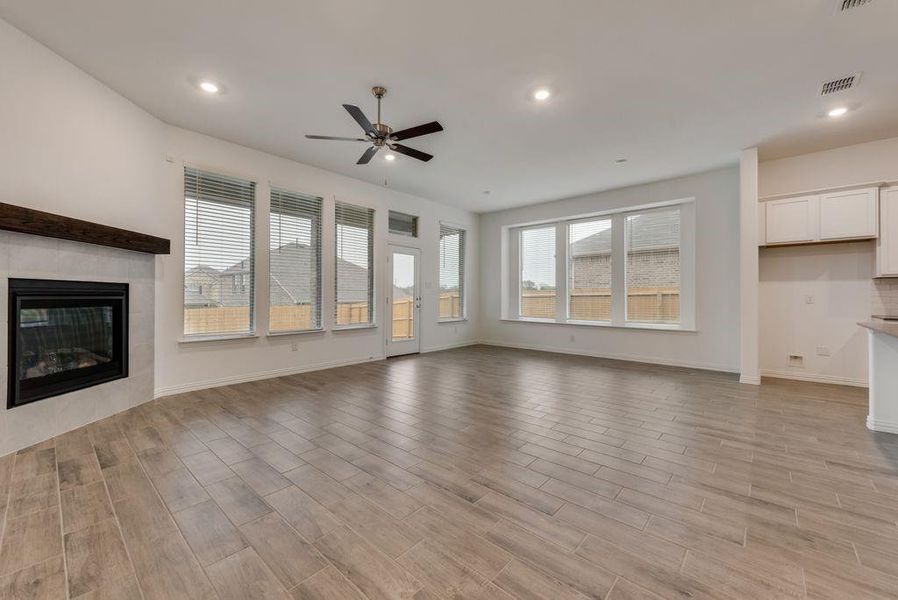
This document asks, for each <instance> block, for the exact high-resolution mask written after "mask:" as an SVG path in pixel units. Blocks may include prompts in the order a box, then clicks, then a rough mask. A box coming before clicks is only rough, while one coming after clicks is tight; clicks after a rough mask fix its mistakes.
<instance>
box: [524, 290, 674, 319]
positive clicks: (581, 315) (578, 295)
mask: <svg viewBox="0 0 898 600" xmlns="http://www.w3.org/2000/svg"><path fill="white" fill-rule="evenodd" d="M570 312H571V319H579V320H583V321H609V320H611V290H610V289H593V290H579V291H575V292H574V293H573V294H571V307H570ZM521 316H524V317H532V318H543V319H546V318H548V319H551V318H554V317H555V291H554V290H527V291H525V292H524V293H523V294H522V296H521ZM627 319H628V320H630V321H660V322H670V321H679V320H680V291H679V290H678V289H677V288H636V289H631V290H629V293H628V294H627Z"/></svg>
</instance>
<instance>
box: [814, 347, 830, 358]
mask: <svg viewBox="0 0 898 600" xmlns="http://www.w3.org/2000/svg"><path fill="white" fill-rule="evenodd" d="M830 355H831V354H830V351H829V346H817V356H830Z"/></svg>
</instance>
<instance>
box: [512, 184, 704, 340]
mask: <svg viewBox="0 0 898 600" xmlns="http://www.w3.org/2000/svg"><path fill="white" fill-rule="evenodd" d="M695 204H696V203H695V198H682V199H677V200H671V201H665V202H657V203H652V204H644V205H639V206H628V207H623V208H618V209H614V210H608V211H602V212H595V213H590V214H586V215H576V216H572V217H570V218H566V219H561V220H557V219H553V220H549V221H541V222H535V223H524V224H520V225H510V226H507V227H505V228H504V230H505V232H504V233H505V235H504V236H503V239H504V241H503V248H502V250H503V262H502V264H503V269H505V270H506V272H505V274H504V275H503V282H505V286H504V290H503V291H504V293H503V311H502V312H503V316H502V320H503V321H515V322H523V323H544V324H550V325H568V326H587V327H616V328H625V329H651V330H662V331H686V332H694V331H696V308H695V280H696V277H695V234H696V228H695V220H696V215H695V210H696V209H695ZM670 207H679V209H680V321H679V323H653V322H644V321H627V287H626V263H627V260H626V258H627V256H626V247H625V241H624V228H625V222H626V218H627V216H629V215H633V214H639V213H642V212H646V211H650V210H652V209H658V208H670ZM609 216H610V217H611V219H612V251H611V270H612V274H611V281H612V283H611V320H610V321H582V320H576V319H571V318H569V314H570V298H569V297H568V287H569V282H570V272H569V269H570V260H569V251H570V245H569V244H568V239H569V232H570V227H569V226H570V224H572V223H578V222H583V221H592V220H596V219H599V218H603V217H604V218H607V217H609ZM553 225H554V226H555V228H556V231H555V244H556V252H555V289H556V297H555V301H556V311H555V318H554V319H541V318H534V317H522V316H521V315H520V312H521V272H522V271H521V269H522V266H523V265H522V264H521V260H522V253H521V232H522V231H525V230H527V229H540V228H545V227H547V226H553Z"/></svg>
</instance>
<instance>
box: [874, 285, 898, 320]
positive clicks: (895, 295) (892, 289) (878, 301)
mask: <svg viewBox="0 0 898 600" xmlns="http://www.w3.org/2000/svg"><path fill="white" fill-rule="evenodd" d="M872 287H873V290H872V293H871V296H872V298H871V310H870V314H872V315H898V279H874V280H873V286H872Z"/></svg>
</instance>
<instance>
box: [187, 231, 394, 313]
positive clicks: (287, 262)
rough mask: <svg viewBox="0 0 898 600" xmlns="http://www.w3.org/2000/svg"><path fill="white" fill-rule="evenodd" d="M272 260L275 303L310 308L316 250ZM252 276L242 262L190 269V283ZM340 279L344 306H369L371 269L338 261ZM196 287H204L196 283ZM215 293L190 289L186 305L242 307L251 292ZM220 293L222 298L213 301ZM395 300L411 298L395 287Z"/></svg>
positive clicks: (278, 254) (280, 252)
mask: <svg viewBox="0 0 898 600" xmlns="http://www.w3.org/2000/svg"><path fill="white" fill-rule="evenodd" d="M269 260H270V263H271V273H272V274H273V275H272V277H271V303H272V305H275V306H284V305H290V304H310V303H311V302H312V290H313V289H314V285H315V283H316V282H315V273H314V271H313V270H312V268H311V265H312V264H314V262H315V261H314V260H313V256H312V248H311V247H309V246H308V245H306V244H300V243H298V242H291V243H289V244H284V245H283V246H280V247H278V248H273V249H272V250H271V253H270V256H269ZM247 272H249V269H248V265H247V261H246V260H241V261H239V262H237V263H234V264H233V265H231V266H229V267H228V268H227V269H224V270H223V271H220V270H217V269H215V268H213V267H210V266H208V265H199V266H197V267H194V268H193V269H190V270H189V271H188V273H187V278H188V280H189V279H191V277H193V278H194V281H196V279H198V278H200V277H209V276H210V275H214V276H217V277H220V278H224V277H230V276H233V275H239V274H241V273H247ZM288 272H289V273H290V275H291V276H290V277H289V278H283V277H279V276H278V274H279V273H288ZM337 275H338V277H339V279H340V282H341V293H340V300H341V301H342V302H365V301H366V300H367V299H368V291H367V290H368V269H366V268H364V267H361V266H359V265H357V264H355V263H353V262H350V261H347V260H343V259H341V258H338V259H337ZM196 283H201V282H200V281H196ZM220 287H221V289H219V290H214V289H210V288H209V287H204V288H203V293H202V294H200V293H199V290H198V289H197V288H188V289H187V292H186V293H185V296H184V302H185V304H187V305H189V306H219V305H222V304H223V305H225V306H228V305H233V304H242V303H244V302H245V301H246V299H245V297H244V296H245V295H246V294H248V293H249V292H248V291H243V292H241V291H237V292H233V291H232V286H231V284H230V281H229V282H228V283H227V284H225V285H223V286H220ZM214 293H217V294H218V295H219V296H221V298H212V297H210V296H211V295H213V294H214ZM393 297H394V298H396V299H399V298H408V297H410V294H409V293H408V292H407V291H406V290H404V289H402V288H398V287H395V286H394V287H393Z"/></svg>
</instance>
